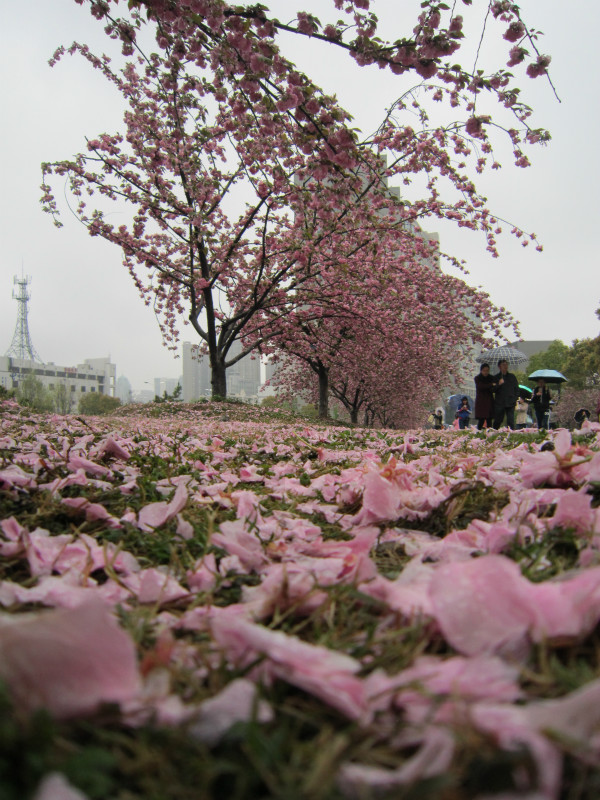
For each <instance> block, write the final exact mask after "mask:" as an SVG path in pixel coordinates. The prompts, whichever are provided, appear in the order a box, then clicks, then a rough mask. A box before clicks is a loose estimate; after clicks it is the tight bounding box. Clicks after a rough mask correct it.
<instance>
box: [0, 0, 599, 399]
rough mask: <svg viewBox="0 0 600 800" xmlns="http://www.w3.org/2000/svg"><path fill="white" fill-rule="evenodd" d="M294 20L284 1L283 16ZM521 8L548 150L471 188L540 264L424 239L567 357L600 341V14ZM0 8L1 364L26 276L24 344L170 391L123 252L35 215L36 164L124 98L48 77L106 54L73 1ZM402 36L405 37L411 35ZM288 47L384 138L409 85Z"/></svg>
mask: <svg viewBox="0 0 600 800" xmlns="http://www.w3.org/2000/svg"><path fill="white" fill-rule="evenodd" d="M477 3H481V0H475V5H476V4H477ZM294 5H295V3H293V2H292V0H279V2H277V4H276V7H277V8H278V9H285V8H289V9H292V8H293V7H294ZM329 5H331V4H329ZM399 5H400V4H399V3H398V0H383V2H381V0H378V2H376V3H375V4H374V10H375V11H376V12H377V13H379V14H380V16H382V17H385V25H386V27H385V28H384V29H383V34H384V35H386V36H387V35H389V28H390V26H392V25H393V24H394V21H395V20H396V19H397V15H398V11H397V9H398V7H399ZM409 5H410V7H411V8H412V7H413V4H412V3H410V4H409ZM415 5H418V3H417V4H415ZM521 6H522V11H523V14H524V16H525V18H526V20H527V21H528V22H529V24H530V25H534V26H536V27H537V28H540V29H542V30H543V31H544V33H545V37H544V39H543V40H542V43H541V45H540V49H541V51H542V52H545V53H546V52H547V53H550V54H551V55H552V58H553V60H552V65H551V74H552V78H553V81H554V84H555V85H556V88H557V91H558V94H559V96H560V98H561V100H562V102H561V103H558V102H557V101H556V99H555V98H554V95H553V93H552V90H551V88H550V87H549V85H548V83H547V82H546V81H545V80H544V79H542V78H538V79H537V80H535V81H531V80H530V79H528V78H525V77H523V79H522V81H521V82H520V84H519V85H520V86H521V88H522V89H523V93H524V99H525V101H526V102H528V103H529V104H530V105H533V106H534V109H535V111H536V113H535V116H534V121H535V124H536V125H540V126H544V127H547V128H548V129H549V130H550V131H551V133H552V136H553V141H552V142H551V143H550V145H549V146H548V147H546V148H538V149H533V151H532V153H531V154H530V157H531V160H532V162H533V166H532V167H530V168H529V169H526V170H520V169H517V168H515V167H512V166H511V165H510V159H503V163H504V164H505V166H504V168H503V169H502V170H500V171H499V172H498V173H494V174H493V175H491V176H490V177H489V178H486V179H485V181H483V180H481V179H480V180H478V181H477V184H478V186H479V187H480V188H481V189H482V190H483V191H484V193H485V194H486V195H487V196H488V198H489V206H490V208H491V209H492V211H493V212H494V213H496V214H497V215H498V216H499V217H503V218H506V219H508V220H509V221H511V222H514V223H517V224H519V225H520V226H521V227H523V228H524V229H525V230H529V231H534V232H535V233H536V234H537V236H538V238H539V240H540V241H541V243H542V244H543V245H544V252H543V253H541V254H540V253H536V252H535V250H534V248H532V247H528V248H526V249H524V248H522V247H521V246H520V244H519V243H518V242H517V241H515V240H513V238H512V237H510V236H509V235H508V234H507V235H505V236H503V237H501V241H500V250H501V257H500V258H499V259H492V258H491V257H489V256H488V254H487V253H486V251H485V242H484V240H483V239H482V238H481V237H480V236H477V235H475V234H473V233H470V232H468V231H464V230H462V231H461V230H457V229H454V228H453V227H452V226H449V225H436V224H434V223H431V224H430V225H429V226H428V227H429V229H431V230H433V229H436V230H438V231H439V232H440V234H441V240H442V241H441V243H442V247H443V248H444V249H445V250H448V251H450V252H452V253H453V254H454V255H456V256H458V257H462V258H466V259H467V260H468V266H469V270H470V275H469V276H468V278H467V280H468V281H469V282H471V283H473V284H474V285H480V286H482V287H483V288H484V289H485V290H486V291H487V292H488V293H489V294H490V295H491V297H492V300H493V301H494V302H495V303H496V304H498V305H503V306H505V307H506V308H508V309H509V310H510V311H511V312H512V313H513V315H514V316H515V317H516V318H517V319H518V320H519V323H520V329H521V334H522V338H525V339H555V338H558V339H562V340H563V341H564V342H566V343H567V344H570V343H571V341H572V340H573V339H575V338H585V337H594V336H596V335H598V332H599V328H600V323H599V322H598V320H597V318H596V317H595V315H594V310H595V309H596V308H597V307H598V306H599V305H600V279H599V278H598V275H599V270H598V264H597V260H598V244H597V227H598V211H599V200H598V191H599V190H598V186H599V178H600V169H599V162H600V149H599V148H598V147H597V146H596V138H597V137H596V130H597V128H598V122H599V120H598V100H597V98H598V96H599V94H600V85H599V84H600V74H599V68H598V65H597V56H596V51H595V48H594V47H593V46H591V45H585V44H584V43H583V42H582V38H581V35H580V30H581V26H582V24H583V25H584V27H585V29H587V30H591V31H593V30H596V29H597V27H598V25H599V23H600V6H599V5H598V4H597V2H596V0H574V2H573V3H571V4H569V5H568V7H567V6H566V4H565V3H564V2H563V1H562V0H560V1H559V0H523V2H522V3H521ZM0 7H1V9H2V25H1V26H0V63H1V74H2V95H1V96H2V106H1V107H2V125H1V128H0V131H1V132H0V137H1V139H0V142H1V145H2V148H1V153H2V193H1V197H0V204H1V205H0V258H1V260H0V353H4V352H5V351H6V350H7V349H8V347H9V346H10V343H11V341H12V336H13V331H14V327H15V322H16V318H17V303H16V301H15V300H13V299H12V289H13V283H12V281H13V275H15V274H19V275H20V273H21V269H22V268H23V271H24V273H25V275H30V276H31V277H32V282H31V286H30V290H31V300H30V303H29V329H30V333H31V336H32V340H33V343H34V346H35V348H36V349H37V351H38V352H39V354H40V356H41V357H42V359H43V360H45V361H54V362H56V363H57V364H66V365H74V364H76V363H78V362H80V361H82V360H83V359H84V358H88V357H100V356H107V355H110V356H111V358H112V360H113V361H114V362H115V363H116V365H117V374H118V375H121V374H124V375H126V376H127V377H128V378H129V379H130V381H131V382H132V385H133V387H134V389H141V388H147V387H144V382H145V381H151V380H152V379H153V378H154V377H159V376H166V377H176V376H178V375H179V374H180V373H181V361H180V360H176V359H175V358H174V356H173V354H172V353H171V352H169V351H168V350H167V349H166V348H165V347H164V346H163V345H162V344H161V337H160V333H159V330H158V325H157V323H156V320H155V318H154V315H153V313H152V310H151V309H150V308H147V307H146V306H144V304H143V302H142V301H141V299H140V298H139V296H138V294H137V291H136V290H135V287H134V286H133V283H132V281H131V278H130V277H129V275H128V273H127V271H126V270H125V268H124V267H123V266H122V265H121V258H120V251H119V250H118V249H117V248H116V247H114V246H112V245H110V244H108V243H107V242H104V241H103V240H101V239H98V238H94V239H92V238H91V237H89V236H88V234H87V233H86V231H85V229H84V228H83V227H82V226H81V224H80V223H78V222H77V221H76V220H75V219H74V218H73V217H70V216H67V214H68V212H66V214H65V215H64V216H63V222H64V223H65V227H64V228H62V229H61V230H57V229H56V228H55V227H54V226H53V224H52V220H51V219H50V217H48V216H47V215H45V214H43V213H42V211H41V208H40V205H39V196H40V190H39V184H40V182H41V171H40V167H39V165H40V163H41V162H42V161H44V160H46V161H52V160H59V159H61V158H68V157H70V156H71V155H73V154H74V153H76V152H79V151H81V150H82V149H83V148H84V145H85V141H84V137H85V136H86V135H88V136H94V135H96V134H98V133H101V132H103V131H112V130H115V129H118V128H119V127H120V119H121V115H120V106H119V101H118V98H117V96H116V95H115V94H114V93H113V92H112V90H111V89H110V87H108V86H107V85H106V84H105V82H104V81H103V79H102V78H101V77H99V76H97V75H95V74H94V71H93V70H91V68H90V67H89V66H88V65H87V64H86V63H84V62H83V61H82V60H81V59H78V58H66V60H64V61H63V62H61V63H60V64H59V65H58V66H57V67H55V68H54V69H51V68H50V67H49V66H48V64H47V61H48V59H49V58H50V56H51V55H52V53H53V51H54V49H55V48H56V47H57V46H58V45H60V44H66V45H68V44H70V43H71V42H72V41H73V40H74V39H77V40H79V41H85V42H87V43H89V44H90V46H91V47H92V49H93V50H95V51H96V52H100V51H109V49H110V45H107V42H106V41H105V37H104V35H103V34H102V29H101V26H100V25H98V24H97V23H95V22H94V20H92V18H91V17H90V15H89V12H88V10H87V8H82V7H80V6H78V5H76V4H75V3H74V2H73V0H51V2H49V0H20V2H18V3H15V2H13V1H12V0H0ZM298 7H299V8H304V9H306V10H317V13H318V9H319V8H322V7H323V5H322V0H321V2H318V0H309V2H304V3H303V2H302V0H300V2H299V3H298ZM280 13H281V16H282V18H283V17H284V16H285V14H284V13H283V11H282V12H280ZM385 15H387V16H385ZM289 16H290V17H291V16H292V14H291V13H290V15H289ZM323 16H324V15H323ZM571 17H573V18H576V22H571ZM582 20H585V23H582ZM397 30H398V35H400V33H401V32H402V31H403V30H406V25H402V24H399V25H397ZM292 44H293V51H292V52H291V58H292V59H293V60H296V61H297V62H298V65H299V66H300V67H301V68H304V69H305V70H306V71H308V72H309V73H310V74H311V76H312V77H313V78H314V79H315V81H316V82H317V83H318V84H320V85H321V86H323V88H324V89H325V90H326V91H328V92H330V93H337V95H338V98H339V100H340V102H341V104H342V105H343V106H345V107H346V108H347V109H348V110H349V111H351V113H353V114H354V116H355V119H356V124H357V126H358V127H361V128H363V130H365V132H370V131H371V130H373V129H374V128H375V127H377V124H378V123H379V121H380V120H381V118H382V116H383V113H384V111H385V109H386V107H387V106H389V104H390V103H391V102H392V101H393V100H394V99H395V98H396V97H397V96H398V95H400V94H401V93H402V91H403V90H404V89H406V88H408V86H409V84H408V83H406V82H401V81H399V80H398V79H397V78H394V77H393V76H391V75H387V73H383V72H382V71H379V70H378V69H377V68H374V69H369V70H366V69H362V70H358V68H356V69H355V68H352V67H351V66H349V65H348V60H347V59H345V58H343V59H342V58H340V57H339V55H338V54H336V53H335V52H334V51H333V48H329V49H323V48H319V49H316V50H315V49H311V48H310V47H307V46H306V45H304V46H303V47H302V48H300V47H299V46H298V44H297V43H292ZM466 63H468V62H466ZM59 200H60V197H59ZM63 207H64V204H63ZM192 334H193V331H192V329H191V328H190V327H186V328H183V330H182V335H181V341H184V340H186V339H187V340H192V341H193V340H194V339H193V336H192Z"/></svg>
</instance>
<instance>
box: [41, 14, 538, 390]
mask: <svg viewBox="0 0 600 800" xmlns="http://www.w3.org/2000/svg"><path fill="white" fill-rule="evenodd" d="M76 1H77V2H79V3H80V4H82V5H83V4H86V5H88V6H89V8H90V10H91V12H92V14H93V15H94V16H95V17H97V18H98V20H99V21H101V22H102V23H103V24H104V25H105V26H106V30H107V32H108V34H109V36H110V37H112V38H113V39H116V40H119V41H120V42H121V45H122V58H120V59H117V60H114V61H111V60H110V59H109V58H108V57H106V56H97V55H95V54H93V53H91V51H90V50H89V48H88V47H87V46H85V45H83V44H77V43H75V44H73V45H72V46H71V47H70V48H68V51H66V50H65V48H63V47H61V48H59V49H58V50H57V52H56V54H55V57H54V59H53V60H52V63H53V64H55V63H57V62H58V61H59V60H60V59H61V58H62V57H63V55H64V54H65V53H66V52H69V53H70V54H79V55H80V56H82V57H83V58H84V59H86V60H87V61H88V62H89V63H90V65H91V66H92V67H94V68H96V69H98V70H100V71H101V72H102V74H103V75H104V76H105V77H106V79H107V80H108V81H110V82H111V83H112V84H113V85H114V87H115V89H116V90H117V92H118V93H119V94H120V95H121V97H122V99H123V100H124V101H125V102H126V104H127V110H126V111H125V114H124V129H123V130H122V131H119V132H116V133H112V134H109V133H102V134H99V135H97V136H95V137H92V138H89V139H88V141H87V149H86V150H85V151H84V152H82V153H79V154H77V155H76V156H74V157H73V158H72V159H69V160H63V161H57V162H53V163H46V164H44V165H43V171H44V183H43V191H44V195H43V204H44V208H45V210H47V211H49V212H50V213H52V214H54V215H55V218H56V219H57V222H58V205H57V201H56V199H55V197H54V193H53V189H52V185H51V183H52V176H53V175H54V176H59V177H65V178H66V180H67V185H68V187H69V189H70V191H71V195H72V196H73V197H74V198H75V200H76V209H75V210H76V213H77V214H78V216H79V218H80V219H81V221H82V222H83V223H84V224H85V225H86V226H87V228H88V230H89V232H90V233H91V235H93V236H101V237H103V238H105V239H107V240H108V241H110V242H113V243H114V244H116V245H118V246H119V247H120V248H121V249H122V252H123V256H124V264H125V266H126V267H127V269H128V270H129V271H130V273H131V275H132V278H133V280H134V281H135V283H136V285H137V287H138V289H139V291H140V293H141V295H142V297H143V298H144V301H145V302H146V303H147V304H152V305H153V307H154V309H155V311H156V314H157V317H158V319H159V322H160V325H161V329H162V331H163V335H164V338H165V341H166V342H167V344H168V345H169V346H171V347H175V346H176V342H177V338H178V335H179V331H180V328H181V324H182V318H183V319H186V320H187V322H188V323H189V324H191V326H192V327H193V328H194V330H195V331H196V333H197V335H198V337H199V338H200V340H201V342H203V344H204V346H205V348H206V351H207V352H208V354H209V358H210V364H211V369H212V388H213V395H218V396H225V395H226V377H225V376H226V372H225V371H226V368H227V367H229V366H231V365H233V364H234V363H235V362H236V361H237V360H239V359H240V358H242V357H243V356H244V355H246V354H247V353H248V352H250V351H251V350H252V349H257V348H261V347H262V346H266V345H267V343H268V342H270V341H272V340H274V339H276V338H277V337H279V338H280V339H281V338H282V337H283V338H284V337H285V332H284V331H285V325H283V324H282V323H283V322H289V321H290V320H295V319H296V317H301V318H302V324H310V323H311V322H312V321H313V320H317V321H319V320H321V319H322V318H323V314H324V312H323V298H327V305H328V313H330V312H331V310H332V309H333V308H334V307H335V310H334V312H333V313H334V314H336V315H338V316H339V314H340V313H344V314H352V313H353V310H354V308H355V301H354V296H355V295H356V287H357V286H359V285H360V284H361V283H363V282H364V281H365V280H368V278H369V275H370V274H372V273H373V271H375V272H378V273H379V274H380V275H385V274H386V269H389V264H390V258H391V254H396V262H395V264H394V265H393V268H392V270H395V271H398V270H402V269H405V268H409V267H410V265H411V264H415V263H418V262H422V261H424V260H425V261H426V260H428V259H431V258H432V257H434V255H435V257H436V258H437V257H438V254H437V253H434V250H435V248H433V247H432V246H431V245H430V244H429V243H428V242H427V241H426V240H425V239H424V238H423V237H422V236H420V235H418V233H416V230H417V229H418V225H419V224H420V223H421V222H422V221H423V220H426V219H428V218H431V219H436V218H440V219H450V220H453V221H455V222H456V223H457V224H458V225H459V226H461V227H465V228H471V229H473V230H478V231H481V232H482V233H483V234H484V236H485V238H486V246H487V249H488V250H490V251H491V252H492V253H494V254H496V253H497V250H496V239H497V235H498V234H499V233H500V232H501V229H502V224H501V223H500V222H499V220H498V218H497V217H495V216H494V215H493V214H492V213H491V211H490V210H489V209H488V208H487V205H486V199H485V198H484V197H483V196H481V195H480V194H479V193H478V192H477V189H476V187H475V185H474V182H473V175H474V174H476V173H479V172H482V171H483V170H484V169H485V168H486V167H491V168H497V167H498V166H499V163H498V161H497V160H496V155H495V153H494V149H493V141H492V138H493V137H492V134H493V133H494V131H496V132H502V131H504V132H505V133H506V135H507V136H508V140H509V142H510V145H511V148H512V153H513V158H514V161H515V164H516V165H517V166H519V167H524V166H527V165H528V164H529V159H528V157H527V155H526V149H527V148H528V147H529V146H530V145H532V144H536V143H539V142H544V141H547V139H548V138H549V135H548V134H547V132H546V131H544V130H543V129H540V128H533V127H532V126H531V123H530V117H531V109H530V108H529V107H528V106H527V105H526V104H524V102H523V101H522V100H521V94H520V90H519V89H518V88H515V86H514V81H513V75H512V73H511V72H510V71H508V70H507V69H506V64H505V65H502V66H500V67H498V68H495V69H492V70H490V71H489V72H488V71H486V70H484V68H483V67H479V66H477V65H476V66H475V68H468V69H467V68H463V67H462V66H461V65H460V63H459V61H458V55H457V53H458V51H459V49H460V46H461V41H462V39H463V38H464V34H463V17H462V16H461V15H459V14H456V13H455V10H451V9H450V8H448V7H446V6H445V5H444V4H439V3H433V2H424V3H422V4H421V8H420V10H419V12H418V17H417V19H416V24H415V27H414V28H413V29H412V31H408V35H399V36H398V38H395V39H392V38H390V39H389V40H388V41H385V40H384V39H382V38H381V36H380V32H379V31H378V20H377V17H376V16H375V14H374V13H373V11H372V8H373V7H374V6H375V4H374V3H371V4H370V3H369V2H368V0H349V1H348V2H342V0H335V2H334V6H335V9H336V11H337V12H341V13H342V14H343V15H345V16H344V17H343V19H342V20H338V21H335V22H334V23H332V24H329V23H327V24H322V23H321V22H320V21H319V20H318V19H316V18H315V17H314V16H312V15H310V14H307V13H305V12H302V11H298V13H297V15H296V17H295V19H294V21H293V22H291V23H283V22H281V21H280V20H279V19H278V18H276V16H275V15H274V14H272V13H271V12H270V11H269V10H268V9H267V8H266V7H264V6H256V5H250V4H242V5H236V6H230V5H229V4H227V3H225V2H223V1H222V0H180V1H179V2H176V3H175V2H169V1H168V0H144V1H142V0H140V1H139V2H138V1H137V0H132V1H131V2H129V3H128V4H127V8H124V4H123V3H118V2H111V1H110V0H106V1H105V0H102V1H101V2H95V1H94V2H92V0H89V2H85V3H84V0H76ZM463 6H464V9H463V10H464V11H465V12H468V11H469V10H470V9H469V3H465V2H463ZM116 12H118V13H119V14H121V16H118V15H117V13H116ZM488 15H489V16H490V17H491V19H493V20H495V23H496V24H495V27H494V31H493V32H492V33H489V28H490V27H491V25H490V26H487V23H486V30H485V32H486V35H491V36H494V37H496V38H498V39H500V40H501V41H502V42H503V43H504V44H507V45H508V46H510V45H512V47H510V52H509V57H508V65H509V66H514V65H516V64H517V63H521V62H523V63H528V66H527V73H528V75H529V76H530V77H537V76H539V75H543V74H546V68H547V66H548V63H549V58H548V57H547V56H544V55H542V54H540V53H539V52H538V50H537V37H538V32H537V31H536V30H535V29H533V28H530V27H528V26H526V25H525V23H524V22H523V20H522V19H521V16H520V10H519V7H518V6H517V5H515V4H512V3H507V2H494V3H490V4H489V9H488ZM142 32H145V33H147V32H152V34H153V36H154V38H155V40H156V46H157V49H156V52H149V53H147V52H145V51H143V50H142V49H141V48H140V46H139V44H138V40H139V39H140V38H141V33H142ZM283 32H286V33H292V34H294V35H297V36H301V37H308V38H310V39H313V40H315V41H318V42H321V43H323V45H324V46H325V45H327V46H335V47H338V48H341V49H343V50H345V51H347V52H348V54H349V56H350V57H352V58H353V59H354V60H355V61H356V62H357V63H358V64H359V65H361V66H365V67H367V66H370V65H377V66H378V67H380V68H385V69H390V70H391V71H392V72H393V73H394V74H396V75H398V76H399V77H400V76H403V75H409V76H410V75H412V76H414V77H415V78H416V79H417V80H419V81H420V84H421V89H423V92H424V93H425V94H426V95H427V94H431V98H432V99H433V100H434V101H436V102H439V103H440V107H444V108H446V111H447V118H446V120H445V121H444V122H443V123H435V124H434V123H432V122H431V121H430V119H429V116H428V113H427V110H426V108H425V104H424V103H423V102H421V100H420V99H419V97H418V96H417V94H416V93H414V92H411V91H408V92H403V93H402V95H401V96H400V97H399V99H398V100H397V101H396V102H395V103H394V105H393V107H392V108H391V109H388V110H387V113H385V114H384V115H383V120H382V122H381V124H380V126H379V127H378V129H377V131H376V133H375V134H373V135H369V136H364V135H363V134H361V132H360V131H357V130H356V129H354V128H353V127H352V119H351V116H350V114H349V112H348V111H347V110H345V109H343V108H341V107H340V106H339V104H338V103H337V101H336V99H335V98H333V97H330V96H328V95H326V94H325V93H324V92H323V91H322V90H321V89H320V88H319V87H318V86H316V84H315V83H314V81H312V80H311V78H310V76H308V75H306V74H304V73H302V72H300V71H299V70H298V69H297V68H296V67H295V66H294V64H292V63H291V62H290V61H289V60H288V59H286V58H285V56H284V55H283V53H282V51H281V48H280V41H279V39H280V36H281V34H282V33H283ZM528 48H530V49H528ZM489 100H492V101H493V103H492V105H494V106H495V108H496V112H497V114H495V115H494V116H492V114H489V113H487V111H488V107H489V105H490V103H489ZM480 107H481V109H482V111H481V113H480V111H479V108H480ZM483 111H485V113H483ZM437 116H439V114H438V113H436V117H437ZM390 183H391V184H394V183H397V184H400V185H401V186H402V187H403V191H404V192H405V194H406V196H403V197H400V196H399V195H398V194H397V193H394V192H392V191H390V190H389V189H388V185H389V184H390ZM90 197H92V198H95V199H94V207H93V208H91V209H90V208H88V203H90ZM115 204H116V205H118V207H119V209H120V211H121V212H122V214H124V215H125V216H124V217H123V218H126V215H127V209H129V212H128V213H129V219H128V221H127V222H125V223H123V224H120V225H118V226H117V225H114V224H113V223H112V221H111V220H110V219H109V212H110V209H111V208H112V207H113V206H114V205H115ZM58 224H60V223H59V222H58ZM512 232H513V233H515V234H516V235H517V236H519V237H520V238H521V239H522V241H523V243H524V244H527V243H528V242H529V241H534V240H535V237H534V235H533V234H530V235H526V234H525V233H524V232H523V231H522V230H520V229H519V228H517V227H514V226H513V227H512ZM384 255H385V258H384ZM439 256H440V257H442V258H443V257H446V258H448V259H449V261H450V262H451V263H454V264H455V265H458V260H457V259H456V258H453V257H452V256H451V255H448V254H444V253H443V252H442V253H440V254H439ZM361 264H362V265H363V271H362V274H359V273H360V267H361ZM348 265H351V270H352V274H353V275H354V276H355V277H354V278H353V279H352V280H348V269H349V267H348ZM432 280H433V279H432ZM441 286H442V283H440V285H439V286H438V287H436V288H435V289H434V290H433V296H435V297H436V298H437V299H438V301H439V302H440V303H442V302H443V293H440V291H441ZM307 297H311V298H313V300H311V301H310V302H307ZM317 297H318V301H316V302H315V301H314V298H317ZM404 301H405V303H404V309H405V313H404V314H403V315H402V316H401V318H400V321H399V322H398V325H399V326H401V325H402V324H405V323H406V315H407V314H408V312H409V311H410V309H411V307H412V306H413V301H414V296H411V298H406V297H405V298H404ZM477 302H478V304H479V305H481V304H484V305H485V308H486V313H485V315H484V316H483V317H481V316H480V318H479V320H478V321H477V324H476V325H473V326H472V327H473V331H472V332H473V335H474V336H475V335H477V332H478V326H483V329H484V330H486V331H491V332H492V333H496V332H497V331H498V326H499V325H502V324H509V323H510V318H509V317H508V315H506V313H505V312H504V310H503V309H493V307H492V306H491V304H489V303H488V302H487V300H486V299H485V298H484V297H483V295H482V296H481V298H480V300H479V301H477ZM447 305H449V304H448V303H447ZM363 310H364V312H365V314H366V308H365V309H363ZM237 339H240V340H242V342H243V347H242V349H241V351H240V352H239V353H238V354H237V355H235V356H232V355H230V351H231V347H232V345H233V343H234V342H235V341H236V340H237ZM432 344H433V345H435V342H432Z"/></svg>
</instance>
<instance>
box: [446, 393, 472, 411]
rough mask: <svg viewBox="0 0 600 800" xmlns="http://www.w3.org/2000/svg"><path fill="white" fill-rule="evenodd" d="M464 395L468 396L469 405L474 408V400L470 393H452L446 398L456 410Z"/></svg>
mask: <svg viewBox="0 0 600 800" xmlns="http://www.w3.org/2000/svg"><path fill="white" fill-rule="evenodd" d="M463 397H466V398H467V400H468V401H469V406H470V407H471V408H473V405H474V401H473V398H472V397H471V395H470V394H451V395H450V397H448V398H446V403H447V404H448V405H449V406H450V407H451V408H454V410H455V411H456V409H457V408H458V406H459V405H460V401H461V400H462V399H463Z"/></svg>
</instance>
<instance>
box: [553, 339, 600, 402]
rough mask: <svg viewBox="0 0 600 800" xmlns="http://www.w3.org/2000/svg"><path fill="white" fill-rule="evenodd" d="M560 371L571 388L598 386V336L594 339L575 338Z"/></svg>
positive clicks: (599, 347)
mask: <svg viewBox="0 0 600 800" xmlns="http://www.w3.org/2000/svg"><path fill="white" fill-rule="evenodd" d="M561 371H562V372H563V373H564V375H565V377H566V378H568V379H569V386H570V387H571V388H573V389H589V388H592V387H596V386H600V336H597V337H596V338H595V339H575V341H574V342H573V344H572V345H571V347H570V348H569V349H568V352H567V357H566V359H565V362H564V369H563V370H561Z"/></svg>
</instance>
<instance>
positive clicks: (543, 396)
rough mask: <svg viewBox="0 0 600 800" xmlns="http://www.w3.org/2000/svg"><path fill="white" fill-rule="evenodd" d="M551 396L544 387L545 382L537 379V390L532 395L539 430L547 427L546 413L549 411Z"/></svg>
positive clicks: (548, 390)
mask: <svg viewBox="0 0 600 800" xmlns="http://www.w3.org/2000/svg"><path fill="white" fill-rule="evenodd" d="M551 400H552V395H551V394H550V389H548V387H547V386H546V381H545V380H544V379H543V378H538V379H537V388H536V389H535V391H534V393H533V400H532V401H531V402H532V403H533V407H534V409H535V417H536V419H537V426H538V428H539V429H540V430H541V429H542V428H547V427H548V412H549V411H550V401H551Z"/></svg>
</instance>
